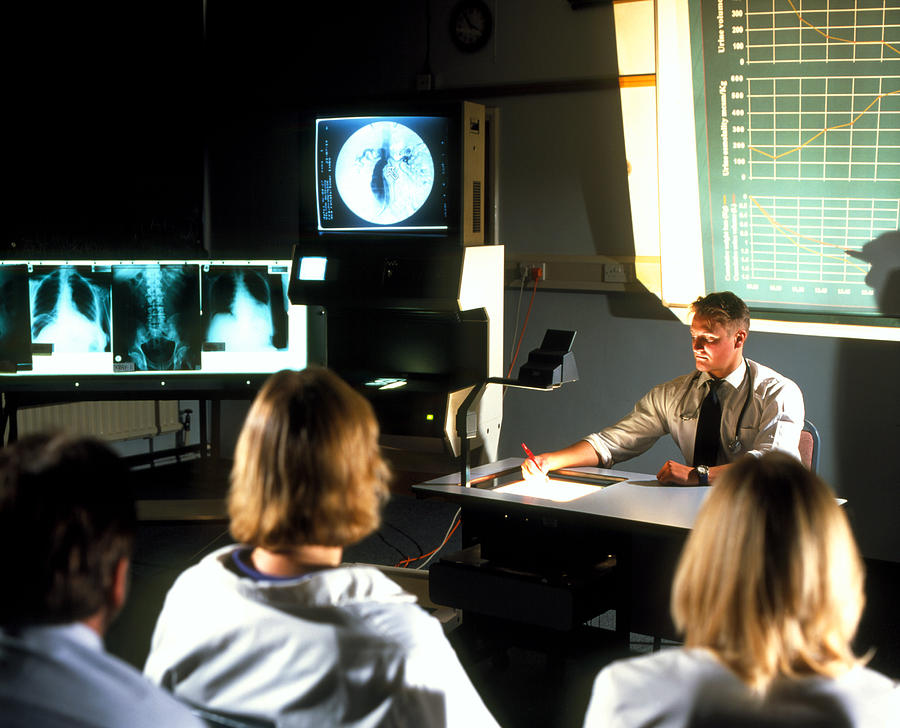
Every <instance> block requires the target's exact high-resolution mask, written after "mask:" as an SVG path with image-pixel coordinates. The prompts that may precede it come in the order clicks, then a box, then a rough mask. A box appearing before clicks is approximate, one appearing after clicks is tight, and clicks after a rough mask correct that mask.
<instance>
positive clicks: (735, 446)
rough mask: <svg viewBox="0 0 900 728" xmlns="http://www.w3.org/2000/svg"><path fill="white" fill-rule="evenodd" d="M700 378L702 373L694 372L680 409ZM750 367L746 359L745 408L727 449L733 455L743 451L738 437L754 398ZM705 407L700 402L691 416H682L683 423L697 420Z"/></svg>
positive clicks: (739, 416)
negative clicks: (702, 407)
mask: <svg viewBox="0 0 900 728" xmlns="http://www.w3.org/2000/svg"><path fill="white" fill-rule="evenodd" d="M699 378H700V372H694V376H693V377H691V381H690V383H689V384H688V386H687V388H685V390H684V394H682V395H681V402H680V404H679V406H678V409H684V402H685V400H686V399H687V396H688V394H690V392H691V389H692V388H693V386H694V384H695V383H696V381H697V380H698V379H699ZM749 380H750V367H749V366H747V360H746V359H744V379H743V380H742V381H741V386H743V385H744V384H746V385H747V394H746V395H745V396H744V406H743V407H741V413H740V414H739V415H738V419H737V424H735V426H734V437H733V438H732V440H731V442H729V443H728V444H727V445H726V447H727V448H728V451H729V452H731V453H732V454H734V453H736V452H738V450H740V449H741V440H740V437H738V435H740V432H741V424H742V423H743V421H744V414H745V413H746V412H747V407H749V406H750V400H751V399H752V398H753V387H751V386H750V381H749ZM701 406H703V400H702V399H701V400H700V403H699V404H698V405H697V408H696V409H695V410H694V411H693V412H692V413H690V414H684V413H683V414H682V415H681V419H682V421H683V422H687V421H689V420H696V419H697V417H699V415H700V407H701Z"/></svg>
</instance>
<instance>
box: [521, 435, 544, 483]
mask: <svg viewBox="0 0 900 728" xmlns="http://www.w3.org/2000/svg"><path fill="white" fill-rule="evenodd" d="M522 449H523V450H524V451H525V454H526V455H527V456H528V459H529V460H531V462H533V463H534V467H536V468H537V469H538V472H540V473H541V474H543V476H544V477H545V478H546V477H547V473H545V472H544V469H543V468H542V467H541V466H540V465H538V461H537V460H536V459H535V457H534V453H533V452H531V450H529V449H528V445H526V444H525V443H524V442H523V443H522Z"/></svg>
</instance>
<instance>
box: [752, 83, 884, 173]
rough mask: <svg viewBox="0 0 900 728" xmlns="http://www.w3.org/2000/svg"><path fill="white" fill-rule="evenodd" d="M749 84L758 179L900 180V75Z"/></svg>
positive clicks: (754, 163)
mask: <svg viewBox="0 0 900 728" xmlns="http://www.w3.org/2000/svg"><path fill="white" fill-rule="evenodd" d="M746 84H747V91H746V93H747V98H748V126H749V129H748V131H749V134H750V137H749V152H750V153H749V162H750V165H749V166H750V176H751V179H773V180H774V179H778V180H822V181H847V182H897V181H900V76H887V77H884V76H812V77H810V76H806V77H803V76H785V77H776V78H748V79H747V80H746Z"/></svg>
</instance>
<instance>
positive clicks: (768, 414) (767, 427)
mask: <svg viewBox="0 0 900 728" xmlns="http://www.w3.org/2000/svg"><path fill="white" fill-rule="evenodd" d="M755 397H756V399H757V401H758V402H759V404H760V412H759V417H758V419H757V423H756V426H757V427H758V430H757V432H756V434H755V436H754V437H753V440H752V441H751V442H748V443H747V445H746V450H745V452H746V453H747V454H748V455H754V456H756V457H759V456H760V455H763V454H764V453H767V452H773V451H779V452H784V453H787V454H788V455H792V456H793V457H795V458H797V459H798V460H799V459H800V431H801V430H802V429H803V421H804V418H805V416H806V415H805V409H804V405H803V394H802V392H801V391H800V388H799V387H798V386H797V385H796V384H795V383H794V382H792V381H791V380H790V379H784V378H778V379H774V378H773V379H764V380H762V381H760V382H758V383H757V385H756V392H755Z"/></svg>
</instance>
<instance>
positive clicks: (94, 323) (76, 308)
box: [29, 265, 112, 353]
mask: <svg viewBox="0 0 900 728" xmlns="http://www.w3.org/2000/svg"><path fill="white" fill-rule="evenodd" d="M111 282H112V274H111V273H108V272H93V271H91V269H90V268H89V267H75V266H70V265H63V266H52V267H51V266H41V267H35V269H34V270H33V272H32V274H31V278H30V279H29V292H30V296H31V340H32V342H33V343H35V344H50V345H52V347H53V348H52V351H53V352H54V353H57V352H63V353H75V352H103V351H110V350H111V349H110V334H111V332H110V316H109V300H110V286H111Z"/></svg>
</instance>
